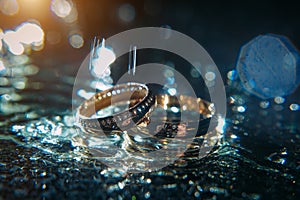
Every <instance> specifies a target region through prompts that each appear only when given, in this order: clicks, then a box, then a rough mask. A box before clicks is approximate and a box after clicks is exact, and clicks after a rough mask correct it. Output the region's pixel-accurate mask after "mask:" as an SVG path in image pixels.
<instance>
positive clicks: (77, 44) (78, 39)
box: [69, 34, 84, 49]
mask: <svg viewBox="0 0 300 200" xmlns="http://www.w3.org/2000/svg"><path fill="white" fill-rule="evenodd" d="M69 43H70V45H71V46H72V47H73V48H75V49H79V48H81V47H82V46H83V44H84V40H83V37H82V36H81V35H80V34H73V35H71V36H70V37H69Z"/></svg>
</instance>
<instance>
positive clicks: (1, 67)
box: [0, 60, 6, 74]
mask: <svg viewBox="0 0 300 200" xmlns="http://www.w3.org/2000/svg"><path fill="white" fill-rule="evenodd" d="M5 72H6V67H5V65H4V63H3V61H2V60H0V74H3V73H5Z"/></svg>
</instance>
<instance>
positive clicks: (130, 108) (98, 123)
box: [77, 83, 155, 131]
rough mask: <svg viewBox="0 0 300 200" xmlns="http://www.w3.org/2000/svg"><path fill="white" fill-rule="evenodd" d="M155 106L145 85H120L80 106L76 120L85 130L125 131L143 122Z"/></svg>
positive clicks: (98, 94)
mask: <svg viewBox="0 0 300 200" xmlns="http://www.w3.org/2000/svg"><path fill="white" fill-rule="evenodd" d="M154 103H155V97H154V96H153V95H152V93H151V91H149V89H148V87H147V86H146V85H144V84H140V83H126V84H119V85H116V86H114V87H112V88H110V89H108V90H105V91H102V92H99V93H97V94H95V95H94V96H93V97H92V98H90V99H89V100H86V101H85V102H84V103H83V104H81V105H80V106H79V108H78V110H77V121H78V122H79V124H80V125H81V126H82V127H83V128H85V129H93V130H96V131H97V130H99V129H100V128H101V129H102V130H104V131H110V130H126V129H128V128H130V127H132V126H133V125H134V124H138V123H140V122H141V121H142V120H143V118H144V116H145V115H146V114H147V113H148V112H149V111H150V109H151V107H152V105H153V104H154ZM124 107H125V108H124ZM120 109H121V110H122V109H123V110H122V111H119V110H120ZM115 110H118V111H115Z"/></svg>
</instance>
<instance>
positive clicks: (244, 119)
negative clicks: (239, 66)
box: [0, 68, 300, 199]
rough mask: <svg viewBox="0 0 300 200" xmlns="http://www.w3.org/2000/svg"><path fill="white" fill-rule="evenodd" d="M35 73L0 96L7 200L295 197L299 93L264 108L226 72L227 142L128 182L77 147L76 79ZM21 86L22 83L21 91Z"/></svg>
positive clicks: (1, 169) (1, 172)
mask: <svg viewBox="0 0 300 200" xmlns="http://www.w3.org/2000/svg"><path fill="white" fill-rule="evenodd" d="M30 69H32V70H33V69H35V68H30ZM29 71H30V70H29ZM58 71H59V69H58ZM27 72H28V71H27ZM33 72H34V73H31V74H32V75H31V76H29V75H28V74H26V75H25V72H22V71H21V72H20V76H19V78H14V79H10V78H9V77H8V81H7V82H8V83H9V84H7V87H5V88H6V89H7V88H11V89H12V91H14V92H6V93H7V94H6V95H2V96H1V134H0V149H1V151H0V152H1V156H0V176H1V177H0V178H1V182H0V190H1V196H2V197H3V198H5V199H11V198H16V197H19V198H21V197H28V198H46V199H47V198H70V199H82V198H100V199H102V198H103V199H108V198H110V197H111V198H113V199H116V198H119V199H121V198H125V199H149V198H167V197H169V198H174V199H178V198H185V199H193V198H203V199H211V198H213V199H224V198H231V199H232V198H243V199H262V198H263V199H297V197H299V192H300V191H299V188H300V187H299V186H300V183H299V181H300V177H299V176H300V175H299V170H300V161H299V160H300V157H299V156H300V155H299V154H300V143H299V140H300V128H299V123H298V122H299V115H300V114H299V110H297V109H296V110H295V109H291V108H294V107H293V106H291V105H292V104H295V100H297V98H296V97H297V92H296V93H295V94H294V96H291V97H288V98H285V99H284V100H283V99H275V100H274V101H273V100H269V101H261V100H259V99H256V98H255V97H253V96H249V95H248V94H246V93H244V92H242V87H241V85H240V83H239V81H238V79H236V77H235V76H234V74H235V72H234V71H231V72H230V73H228V80H227V86H226V87H227V88H226V90H227V97H228V105H229V106H228V115H227V119H226V131H225V133H224V134H225V137H224V141H222V143H221V144H220V145H219V146H217V147H216V148H215V149H214V151H213V152H212V153H211V154H210V155H208V156H207V157H204V158H202V159H198V156H197V154H198V152H197V151H193V150H190V151H187V152H186V153H185V155H184V156H183V157H181V158H180V159H179V160H177V161H176V162H175V163H174V164H172V165H169V166H167V167H165V168H163V169H161V170H158V171H155V172H148V173H141V174H129V173H125V172H121V171H116V170H113V169H111V168H108V167H106V166H105V165H103V164H101V162H99V161H98V160H96V159H94V158H92V157H91V156H89V154H88V153H87V150H86V149H84V148H81V147H80V146H81V145H80V144H81V143H80V142H81V141H80V137H79V139H78V132H77V131H76V128H75V127H74V126H73V118H72V115H71V113H70V112H71V97H70V96H71V94H70V91H71V90H72V83H73V81H74V77H73V76H71V75H70V76H68V75H67V73H65V75H64V76H59V77H57V76H55V73H54V70H53V71H52V70H51V71H50V70H48V71H47V69H42V70H40V71H39V72H38V71H37V70H33ZM36 73H37V74H36ZM34 74H35V75H34ZM20 79H22V80H23V79H26V80H27V81H26V84H25V85H24V87H21V86H20V84H18V82H20V81H19V80H20ZM4 82H5V81H4ZM16 86H17V87H19V89H16V88H17V87H16ZM3 88H4V87H3ZM13 88H14V89H13ZM1 89H2V88H1Z"/></svg>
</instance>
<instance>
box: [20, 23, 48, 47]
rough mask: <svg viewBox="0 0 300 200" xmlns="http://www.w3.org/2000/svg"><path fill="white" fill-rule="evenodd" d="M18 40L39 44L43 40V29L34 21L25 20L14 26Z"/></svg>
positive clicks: (24, 42) (28, 43)
mask: <svg viewBox="0 0 300 200" xmlns="http://www.w3.org/2000/svg"><path fill="white" fill-rule="evenodd" d="M16 33H17V37H18V39H19V41H20V42H21V43H23V44H27V45H30V44H32V45H34V46H39V44H40V43H41V42H43V41H44V31H43V29H42V28H41V27H40V26H39V25H37V24H34V23H29V22H25V23H22V24H21V25H20V26H18V27H17V28H16Z"/></svg>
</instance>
